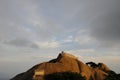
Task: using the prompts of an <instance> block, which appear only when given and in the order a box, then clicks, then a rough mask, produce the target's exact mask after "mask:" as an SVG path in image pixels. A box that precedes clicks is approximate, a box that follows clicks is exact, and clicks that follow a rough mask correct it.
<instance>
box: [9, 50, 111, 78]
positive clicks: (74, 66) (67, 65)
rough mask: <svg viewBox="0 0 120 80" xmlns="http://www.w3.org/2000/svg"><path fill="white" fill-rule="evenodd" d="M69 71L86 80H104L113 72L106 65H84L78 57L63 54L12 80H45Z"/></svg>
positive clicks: (90, 63) (92, 63)
mask: <svg viewBox="0 0 120 80" xmlns="http://www.w3.org/2000/svg"><path fill="white" fill-rule="evenodd" d="M68 71H69V72H76V73H80V74H81V75H82V76H85V77H86V80H104V79H105V78H106V77H107V76H108V73H107V72H110V71H111V70H110V69H109V68H108V67H107V66H106V65H105V64H104V63H98V64H95V63H94V62H88V63H87V64H84V63H83V62H82V61H80V60H78V58H77V57H75V56H73V55H71V54H69V53H65V52H61V53H60V54H59V55H58V57H57V58H56V59H52V60H50V61H48V62H43V63H40V64H37V65H35V66H34V67H32V68H31V69H29V70H28V71H26V72H23V73H21V74H18V75H17V76H15V77H14V78H12V79H10V80H44V76H45V75H49V74H53V73H59V72H68Z"/></svg>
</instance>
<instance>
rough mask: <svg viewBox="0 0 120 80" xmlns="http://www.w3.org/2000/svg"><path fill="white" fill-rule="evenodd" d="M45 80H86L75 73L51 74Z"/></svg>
mask: <svg viewBox="0 0 120 80" xmlns="http://www.w3.org/2000/svg"><path fill="white" fill-rule="evenodd" d="M44 79H45V80H86V78H85V77H83V76H81V74H79V73H75V72H60V73H54V74H49V75H46V76H45V77H44Z"/></svg>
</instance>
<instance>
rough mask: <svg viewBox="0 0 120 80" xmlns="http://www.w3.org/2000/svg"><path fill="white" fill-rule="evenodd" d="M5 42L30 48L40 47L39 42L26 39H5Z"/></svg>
mask: <svg viewBox="0 0 120 80" xmlns="http://www.w3.org/2000/svg"><path fill="white" fill-rule="evenodd" d="M4 43H5V44H9V45H13V46H16V47H29V48H36V49H37V48H39V47H38V45H37V44H35V43H33V42H31V41H30V40H26V39H13V40H8V41H4Z"/></svg>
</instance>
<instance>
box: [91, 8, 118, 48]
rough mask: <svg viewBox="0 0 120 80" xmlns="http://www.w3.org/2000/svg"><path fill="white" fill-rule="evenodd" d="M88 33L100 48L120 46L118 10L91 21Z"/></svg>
mask: <svg viewBox="0 0 120 80" xmlns="http://www.w3.org/2000/svg"><path fill="white" fill-rule="evenodd" d="M90 32H91V35H92V36H93V37H94V38H96V39H97V40H98V41H99V42H100V44H101V45H102V46H106V47H112V46H113V47H114V46H116V47H118V46H120V9H116V10H111V11H109V12H107V13H105V14H102V15H100V16H98V17H97V18H96V19H95V20H93V21H92V23H91V27H90Z"/></svg>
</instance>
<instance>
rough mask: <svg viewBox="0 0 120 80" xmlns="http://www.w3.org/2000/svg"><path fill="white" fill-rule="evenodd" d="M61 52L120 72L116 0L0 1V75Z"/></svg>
mask: <svg viewBox="0 0 120 80" xmlns="http://www.w3.org/2000/svg"><path fill="white" fill-rule="evenodd" d="M61 51H66V52H69V53H72V54H73V55H76V56H78V57H79V59H80V60H81V61H83V62H87V61H94V62H104V63H105V64H107V65H108V66H109V67H110V68H111V69H112V70H114V71H116V72H119V73H120V70H119V68H120V64H119V62H120V0H0V78H1V79H2V78H6V77H7V78H11V77H13V76H15V75H16V74H18V73H21V72H23V71H26V70H28V69H29V68H31V67H32V66H33V65H35V64H37V63H39V62H42V61H48V60H50V59H52V58H55V57H56V56H57V55H58V54H59V53H60V52H61Z"/></svg>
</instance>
